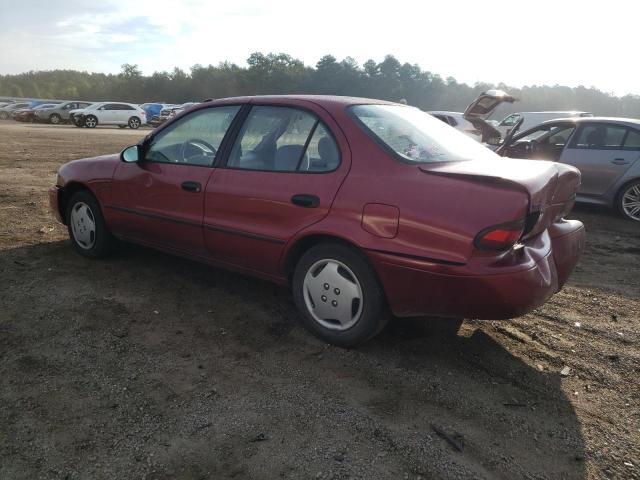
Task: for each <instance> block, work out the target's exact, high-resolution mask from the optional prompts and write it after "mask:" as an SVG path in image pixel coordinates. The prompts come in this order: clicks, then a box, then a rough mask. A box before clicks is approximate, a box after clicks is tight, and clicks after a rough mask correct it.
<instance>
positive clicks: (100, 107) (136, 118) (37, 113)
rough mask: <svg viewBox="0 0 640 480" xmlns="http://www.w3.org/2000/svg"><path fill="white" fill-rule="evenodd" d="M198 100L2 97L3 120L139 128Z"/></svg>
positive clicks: (1, 114)
mask: <svg viewBox="0 0 640 480" xmlns="http://www.w3.org/2000/svg"><path fill="white" fill-rule="evenodd" d="M192 105H196V102H187V103H183V104H167V103H156V102H152V103H144V104H142V105H135V104H132V103H125V102H86V101H63V102H56V101H43V100H29V101H27V100H24V101H22V100H15V99H4V100H3V101H0V120H9V119H13V120H16V121H19V122H41V123H50V124H53V125H58V124H64V123H68V124H72V125H75V126H76V127H87V128H95V127H97V126H98V125H117V126H118V127H120V128H126V127H129V128H132V129H137V128H139V127H140V126H142V125H147V124H149V125H151V126H153V127H156V126H158V125H160V124H162V123H164V122H165V121H167V120H168V119H170V118H172V117H174V116H175V115H177V114H178V113H180V112H182V111H183V110H185V109H187V108H189V107H191V106H192Z"/></svg>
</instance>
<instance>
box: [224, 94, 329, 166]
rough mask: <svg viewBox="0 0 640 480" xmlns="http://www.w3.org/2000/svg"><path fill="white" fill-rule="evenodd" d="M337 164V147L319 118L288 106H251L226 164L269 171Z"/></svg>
mask: <svg viewBox="0 0 640 480" xmlns="http://www.w3.org/2000/svg"><path fill="white" fill-rule="evenodd" d="M338 164H339V154H338V148H337V145H336V144H335V140H334V139H333V137H332V136H331V135H330V133H329V130H328V129H327V127H326V126H324V125H323V124H322V123H321V122H320V121H319V119H318V118H317V117H316V116H315V115H313V114H311V113H309V112H307V111H304V110H300V109H297V108H291V107H277V106H254V107H253V108H252V109H251V111H250V112H249V115H248V116H247V119H246V120H245V122H244V125H243V126H242V129H241V130H240V133H239V134H238V137H237V139H236V141H235V144H234V146H233V148H232V150H231V154H230V155H229V160H228V162H227V166H228V167H229V168H238V169H243V170H262V171H272V172H325V171H331V170H335V168H337V166H338Z"/></svg>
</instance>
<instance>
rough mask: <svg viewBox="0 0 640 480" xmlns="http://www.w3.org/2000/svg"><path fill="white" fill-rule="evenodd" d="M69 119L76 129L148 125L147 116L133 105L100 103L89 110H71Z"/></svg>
mask: <svg viewBox="0 0 640 480" xmlns="http://www.w3.org/2000/svg"><path fill="white" fill-rule="evenodd" d="M69 119H70V120H71V122H72V123H73V124H75V126H76V127H88V128H95V127H97V126H98V125H118V126H119V127H120V128H125V127H129V128H133V129H134V130H135V129H136V128H138V127H139V126H140V125H144V124H146V123H147V114H146V113H145V111H144V110H143V109H142V108H140V107H139V106H138V105H134V104H132V103H115V102H98V103H93V104H91V105H89V106H88V107H87V108H80V109H76V110H71V111H70V112H69Z"/></svg>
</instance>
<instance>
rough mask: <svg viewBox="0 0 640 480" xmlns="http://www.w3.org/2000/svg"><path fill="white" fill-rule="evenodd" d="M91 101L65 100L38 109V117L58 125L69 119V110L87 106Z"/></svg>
mask: <svg viewBox="0 0 640 480" xmlns="http://www.w3.org/2000/svg"><path fill="white" fill-rule="evenodd" d="M89 105H91V102H64V103H59V104H58V105H55V106H54V107H51V108H43V109H40V110H38V112H37V114H36V115H37V118H38V121H40V122H48V123H53V124H54V125H57V124H58V123H62V122H68V121H69V112H70V111H71V110H75V109H78V108H87V107H88V106H89Z"/></svg>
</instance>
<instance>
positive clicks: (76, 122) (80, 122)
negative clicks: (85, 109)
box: [71, 117, 84, 128]
mask: <svg viewBox="0 0 640 480" xmlns="http://www.w3.org/2000/svg"><path fill="white" fill-rule="evenodd" d="M71 123H73V124H74V125H75V126H76V127H78V128H82V127H84V118H83V117H73V118H72V119H71Z"/></svg>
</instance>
